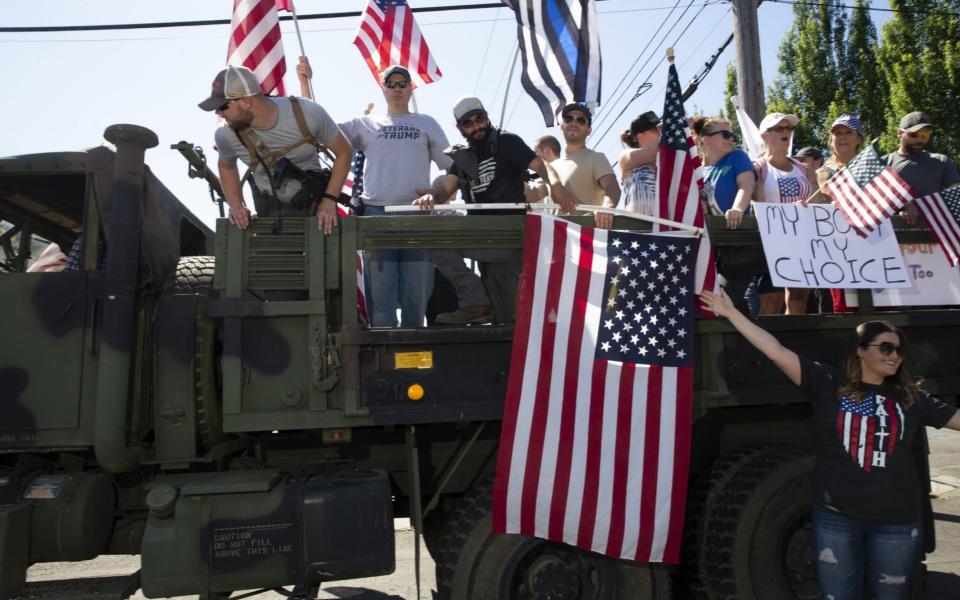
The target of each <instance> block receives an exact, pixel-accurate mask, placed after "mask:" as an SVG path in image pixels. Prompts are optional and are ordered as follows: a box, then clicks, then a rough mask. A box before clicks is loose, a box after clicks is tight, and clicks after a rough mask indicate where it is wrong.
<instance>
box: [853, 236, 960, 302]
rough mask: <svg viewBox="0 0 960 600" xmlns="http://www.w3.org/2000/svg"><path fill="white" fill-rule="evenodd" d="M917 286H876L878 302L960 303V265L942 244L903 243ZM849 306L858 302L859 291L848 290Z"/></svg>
mask: <svg viewBox="0 0 960 600" xmlns="http://www.w3.org/2000/svg"><path fill="white" fill-rule="evenodd" d="M900 251H901V253H902V254H903V258H904V260H905V261H906V263H907V274H908V275H910V279H911V282H912V283H913V286H912V287H910V288H907V289H895V290H892V289H891V290H874V291H873V305H874V306H938V305H956V304H960V269H958V268H957V267H953V266H950V263H949V262H948V261H947V257H946V256H945V255H944V254H943V249H942V248H940V245H939V244H936V243H933V244H900ZM846 300H847V306H857V305H858V300H857V293H856V292H855V291H847V292H846Z"/></svg>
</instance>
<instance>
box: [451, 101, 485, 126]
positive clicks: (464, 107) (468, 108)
mask: <svg viewBox="0 0 960 600" xmlns="http://www.w3.org/2000/svg"><path fill="white" fill-rule="evenodd" d="M485 110H486V109H485V108H484V107H483V102H480V98H477V97H476V96H464V97H463V98H460V99H459V100H457V103H456V104H454V105H453V118H454V119H456V120H457V123H460V122H461V121H463V120H464V119H466V118H467V117H471V116H473V115H475V114H477V113H481V112H484V111H485Z"/></svg>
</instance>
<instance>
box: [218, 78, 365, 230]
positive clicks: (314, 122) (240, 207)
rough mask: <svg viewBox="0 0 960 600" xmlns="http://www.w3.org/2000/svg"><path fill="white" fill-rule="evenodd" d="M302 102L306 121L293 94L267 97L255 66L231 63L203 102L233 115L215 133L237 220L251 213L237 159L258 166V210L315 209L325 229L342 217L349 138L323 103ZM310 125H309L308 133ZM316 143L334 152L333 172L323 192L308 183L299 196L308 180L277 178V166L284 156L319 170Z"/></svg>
mask: <svg viewBox="0 0 960 600" xmlns="http://www.w3.org/2000/svg"><path fill="white" fill-rule="evenodd" d="M297 102H298V104H299V107H300V109H301V112H302V118H303V123H304V124H303V126H301V124H300V123H299V117H298V115H297V112H296V109H295V108H294V107H293V101H292V100H291V99H289V98H274V97H268V96H265V95H264V94H263V92H262V91H261V90H260V85H259V83H258V82H257V78H256V76H255V75H254V74H253V71H251V70H250V69H247V68H246V67H235V66H230V67H227V68H226V69H224V70H222V71H220V73H218V74H217V77H216V78H215V79H214V80H213V89H212V91H211V92H210V97H209V98H207V99H206V100H204V101H203V102H201V103H200V105H199V106H200V108H202V109H203V110H205V111H208V112H209V111H213V112H216V113H217V115H218V116H220V117H221V118H223V120H224V121H226V126H224V127H220V128H219V129H218V130H217V132H216V134H215V136H214V137H215V140H216V147H217V151H218V152H219V153H220V159H219V161H218V162H217V168H218V170H219V172H220V182H221V183H222V184H223V193H224V196H225V197H226V200H227V204H229V205H230V214H229V218H230V222H231V223H233V224H234V225H236V226H237V227H239V228H241V229H245V228H246V227H247V226H249V225H250V219H251V214H250V210H249V209H248V208H247V207H246V204H245V203H244V200H243V187H242V186H243V184H242V182H241V181H240V171H239V169H238V167H237V159H238V158H239V159H240V161H242V162H243V163H244V164H246V165H248V166H252V173H251V174H250V175H251V176H252V181H251V186H252V187H253V188H254V202H255V206H256V209H257V214H258V215H261V216H271V215H275V214H280V215H283V216H288V217H297V216H299V217H307V216H311V215H313V214H314V213H316V215H317V228H318V229H320V230H322V231H323V232H324V233H331V232H332V231H333V227H334V226H335V225H336V223H337V210H336V201H337V198H338V197H339V194H340V190H341V188H342V187H343V181H344V179H346V176H347V172H348V171H349V170H350V157H351V154H352V149H351V148H350V142H348V141H347V139H346V138H345V137H344V136H343V134H342V133H340V130H339V129H338V128H337V124H336V123H335V122H334V121H333V119H331V118H330V116H329V115H327V112H326V111H325V110H324V109H323V107H321V106H320V105H319V104H316V103H314V102H311V101H309V100H304V99H298V100H297ZM303 129H306V130H307V131H308V132H309V134H310V136H309V137H308V136H305V135H304V134H305V132H304V131H303ZM241 136H244V137H245V138H246V141H245V140H244V139H242V138H241ZM248 144H249V147H250V148H252V151H251V150H250V149H248ZM317 144H322V145H323V146H325V147H326V148H327V149H329V150H330V151H331V152H332V153H333V156H334V162H333V168H332V170H331V174H330V179H329V181H328V182H327V185H326V187H325V189H324V191H323V192H319V191H317V192H315V193H312V192H309V190H305V192H304V194H300V196H297V194H298V192H300V191H301V187H302V185H301V182H300V181H298V180H296V179H295V178H292V177H290V178H285V179H284V180H283V181H272V180H271V173H272V171H273V170H275V168H276V165H277V164H278V161H279V160H280V159H281V158H286V159H288V160H289V161H290V162H291V163H292V165H293V166H294V167H296V168H298V169H300V170H302V171H304V172H306V171H317V172H319V171H320V168H321V167H320V160H319V159H318V157H317V150H318V147H317ZM251 155H252V156H251ZM305 196H308V197H305ZM291 201H294V202H295V203H296V204H298V205H299V208H296V207H294V205H293V204H291Z"/></svg>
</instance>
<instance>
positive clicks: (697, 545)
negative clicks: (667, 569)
mask: <svg viewBox="0 0 960 600" xmlns="http://www.w3.org/2000/svg"><path fill="white" fill-rule="evenodd" d="M769 448H770V446H767V445H763V444H750V445H746V446H740V447H739V448H734V449H733V450H730V451H728V452H725V453H723V454H721V455H720V456H718V457H717V458H716V459H714V461H713V463H711V464H710V466H709V467H707V468H706V469H704V470H703V471H702V472H701V473H699V474H698V475H697V477H695V478H694V480H693V482H692V483H691V485H690V491H689V493H688V494H687V510H686V516H685V521H684V528H683V545H682V547H681V548H682V549H681V564H682V568H683V570H682V580H683V584H684V585H685V586H686V587H687V589H688V590H689V591H690V593H691V594H693V597H694V598H697V599H698V600H703V599H707V598H711V597H712V595H711V594H710V592H709V590H708V585H707V580H708V579H709V575H710V574H709V573H708V570H707V565H706V549H705V546H706V543H705V542H706V537H707V528H708V527H709V523H710V518H711V516H712V514H713V512H714V510H715V509H716V506H717V501H718V500H719V499H720V496H721V495H722V494H723V491H724V490H725V489H726V485H727V482H728V481H730V479H731V478H732V477H733V476H734V475H736V473H737V471H738V470H739V469H740V467H741V466H743V464H744V463H746V462H747V461H749V460H750V459H751V458H753V457H754V456H756V455H757V454H759V453H760V452H763V451H764V450H767V449H769Z"/></svg>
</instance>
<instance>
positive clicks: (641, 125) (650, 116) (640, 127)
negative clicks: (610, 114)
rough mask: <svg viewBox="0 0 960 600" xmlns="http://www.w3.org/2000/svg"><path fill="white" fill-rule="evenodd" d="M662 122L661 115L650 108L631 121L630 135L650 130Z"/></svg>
mask: <svg viewBox="0 0 960 600" xmlns="http://www.w3.org/2000/svg"><path fill="white" fill-rule="evenodd" d="M659 124H660V117H658V116H657V113H655V112H653V111H652V110H648V111H647V112H645V113H643V114H642V115H640V116H639V117H637V118H636V119H634V120H633V121H630V135H631V136H635V135H637V134H638V133H643V132H644V131H649V130H651V129H653V128H654V127H656V126H657V125H659Z"/></svg>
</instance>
